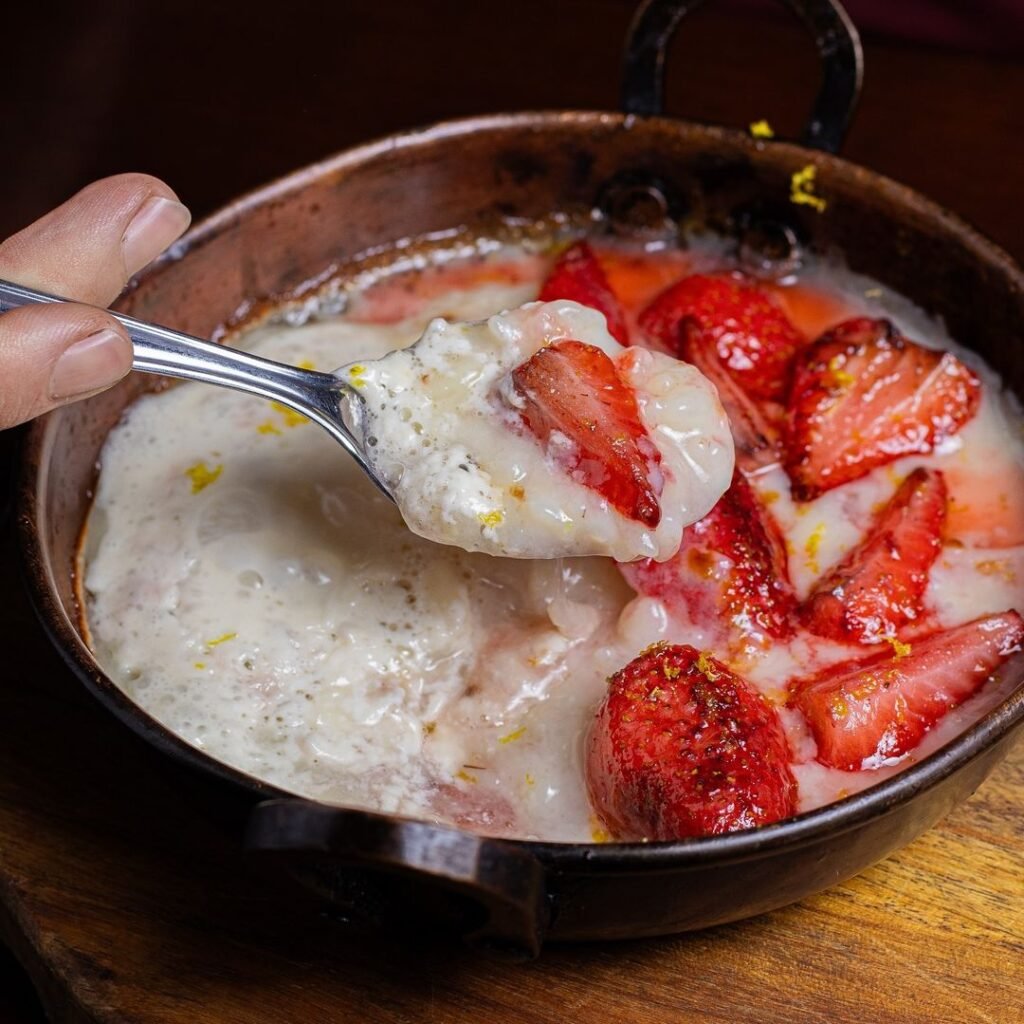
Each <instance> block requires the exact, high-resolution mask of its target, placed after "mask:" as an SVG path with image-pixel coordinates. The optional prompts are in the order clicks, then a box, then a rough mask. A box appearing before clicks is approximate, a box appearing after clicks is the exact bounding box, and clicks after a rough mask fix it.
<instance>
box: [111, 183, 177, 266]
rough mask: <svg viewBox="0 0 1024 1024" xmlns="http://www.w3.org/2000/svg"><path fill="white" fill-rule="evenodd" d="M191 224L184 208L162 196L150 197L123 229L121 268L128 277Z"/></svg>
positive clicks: (149, 261) (153, 257) (160, 251)
mask: <svg viewBox="0 0 1024 1024" xmlns="http://www.w3.org/2000/svg"><path fill="white" fill-rule="evenodd" d="M191 221H192V214H190V213H189V212H188V209H187V208H186V207H184V206H182V205H181V203H179V202H175V200H173V199H167V198H166V197H164V196H150V197H149V199H147V200H146V201H145V202H144V203H143V204H142V205H141V206H140V207H139V209H138V211H137V212H136V214H135V216H134V217H132V219H131V220H130V221H129V223H128V227H127V228H125V232H124V238H122V239H121V251H122V253H123V254H124V268H125V270H126V271H127V272H128V274H129V275H131V274H134V273H136V271H139V270H141V269H142V268H143V267H144V266H145V265H146V264H147V263H151V262H152V261H153V260H155V259H156V258H157V256H159V255H160V253H162V252H163V251H164V249H166V248H167V246H169V245H170V244H171V242H173V241H175V240H176V239H178V238H179V237H180V236H181V234H182V233H183V232H184V230H185V228H187V227H188V226H189V224H190V223H191Z"/></svg>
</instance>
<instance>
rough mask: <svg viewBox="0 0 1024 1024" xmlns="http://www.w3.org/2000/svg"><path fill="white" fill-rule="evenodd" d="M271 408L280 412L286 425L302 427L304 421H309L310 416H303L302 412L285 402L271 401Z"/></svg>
mask: <svg viewBox="0 0 1024 1024" xmlns="http://www.w3.org/2000/svg"><path fill="white" fill-rule="evenodd" d="M270 408H271V409H273V410H274V412H276V413H279V414H280V416H281V419H283V420H284V425H285V426H286V427H301V426H302V424H303V423H308V422H309V417H308V416H303V415H302V413H301V412H296V411H295V410H294V409H292V408H291V407H290V406H287V405H285V404H284V403H283V402H271V403H270Z"/></svg>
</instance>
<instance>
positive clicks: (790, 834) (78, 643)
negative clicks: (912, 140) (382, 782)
mask: <svg viewBox="0 0 1024 1024" xmlns="http://www.w3.org/2000/svg"><path fill="white" fill-rule="evenodd" d="M567 124H574V125H577V126H580V127H583V128H584V129H592V128H599V127H604V128H608V129H613V130H614V129H619V130H633V129H634V128H635V127H636V126H637V125H640V124H647V125H653V126H654V127H656V128H657V127H662V128H669V129H671V130H673V131H677V132H678V131H682V132H684V133H693V134H694V135H696V136H700V137H702V138H703V140H704V141H706V142H708V143H710V144H714V143H716V142H728V143H730V144H731V145H732V146H734V147H738V148H740V149H746V150H748V151H749V152H750V154H751V155H756V154H757V153H759V152H762V151H764V150H765V149H766V147H767V146H771V147H773V149H774V150H776V151H782V152H785V153H788V155H790V156H793V157H795V158H799V159H801V160H803V161H804V162H812V163H814V164H815V165H817V166H819V167H826V168H829V169H833V170H837V171H841V172H844V173H847V174H849V173H851V172H852V173H854V174H855V175H857V176H858V177H859V178H860V181H859V184H860V186H861V187H867V188H871V189H873V190H876V191H878V192H881V193H883V194H885V195H886V196H887V197H889V198H891V199H892V200H894V201H895V202H897V203H899V204H900V205H904V206H905V205H908V204H909V205H912V206H913V207H914V208H915V210H916V212H917V213H918V214H919V215H923V216H924V217H927V218H929V219H931V220H933V221H934V222H937V223H939V224H941V225H942V226H943V227H944V228H946V229H947V230H949V231H952V232H953V233H955V234H957V235H958V236H959V237H960V239H961V240H962V242H963V244H964V245H965V246H966V247H967V248H968V249H969V250H971V251H972V253H973V254H974V255H975V256H976V257H977V258H979V259H982V260H983V261H984V262H986V263H987V264H989V265H995V266H997V267H998V268H999V270H1000V271H1001V272H1002V273H1003V274H1004V275H1005V277H1006V278H1007V280H1008V282H1009V284H1010V285H1011V287H1013V288H1015V289H1016V290H1017V291H1018V292H1020V293H1021V294H1024V271H1022V270H1021V269H1020V267H1018V266H1017V264H1016V262H1015V261H1014V260H1013V259H1012V258H1011V257H1010V255H1009V254H1008V253H1006V252H1005V251H1004V250H1003V249H1001V248H1000V247H999V246H997V245H996V244H995V243H994V242H992V241H990V240H989V239H988V238H986V237H985V236H984V235H982V234H981V233H980V232H979V231H977V230H976V229H975V228H973V227H971V226H970V225H968V224H967V223H966V222H965V221H963V220H962V219H961V218H959V217H958V216H957V215H956V214H953V213H951V212H949V211H948V210H947V209H945V208H944V207H942V206H941V205H939V204H938V203H935V202H933V201H932V200H930V199H927V198H926V197H924V196H922V195H921V194H920V193H918V192H916V191H915V190H913V189H911V188H909V187H908V186H906V185H902V184H900V183H899V182H896V181H894V180H892V179H890V178H887V177H885V176H884V175H881V174H878V173H876V172H874V171H871V170H868V169H866V168H864V167H862V166H860V165H859V164H855V163H853V162H851V161H848V160H845V159H843V158H842V157H838V156H834V155H832V154H829V153H824V152H821V151H818V150H813V149H809V148H807V147H805V146H801V145H799V144H797V143H792V142H786V141H782V140H771V141H767V142H766V141H765V140H761V139H753V138H752V137H750V136H749V135H747V134H746V133H745V132H743V131H741V130H738V129H733V128H725V127H720V126H717V125H705V124H700V123H697V122H693V121H686V120H679V119H675V118H668V117H638V116H637V115H632V114H622V113H613V112H608V111H592V110H546V111H520V112H515V113H498V114H486V115H478V116H471V117H463V118H457V119H452V120H445V121H440V122H436V123H433V124H430V125H427V126H425V127H421V128H414V129H409V130H406V131H401V132H398V133H395V134H391V135H387V136H383V137H380V138H378V139H375V140H372V141H370V142H366V143H362V144H359V145H356V146H354V147H350V148H347V149H344V150H341V151H339V152H338V153H335V154H334V155H332V156H329V157H326V158H324V159H322V160H318V161H315V162H313V163H311V164H307V165H305V166H303V167H301V168H299V169H297V170H294V171H291V172H289V173H288V174H285V175H283V176H281V177H279V178H277V179H274V180H273V181H271V182H269V183H267V184H265V185H262V186H259V187H258V188H255V189H253V190H250V191H248V192H246V193H244V194H242V195H241V196H239V197H238V198H236V199H234V200H232V201H230V202H229V203H227V204H226V205H224V206H222V207H221V208H219V209H218V210H216V211H215V212H213V213H212V214H210V215H209V216H208V217H205V218H204V219H203V220H202V221H200V222H199V223H198V224H197V225H196V226H195V227H193V228H191V229H190V230H189V231H188V232H187V233H186V234H185V235H184V236H183V237H182V238H181V239H180V240H179V241H178V242H176V243H175V244H174V245H172V246H171V247H170V248H169V249H168V250H167V251H166V252H165V253H163V254H162V255H161V256H160V257H159V258H157V259H156V260H155V261H154V262H153V263H151V264H150V265H149V266H148V267H146V268H145V269H144V270H143V271H142V272H141V273H140V274H138V275H136V276H135V277H134V278H132V280H131V281H130V282H129V284H128V286H127V288H126V290H125V292H124V293H122V296H121V298H120V299H119V300H118V301H119V302H120V301H121V300H123V299H124V298H125V297H126V296H127V295H130V294H131V292H132V291H133V290H134V289H135V288H137V287H138V285H139V284H140V283H142V282H144V281H147V280H149V279H150V278H151V277H152V276H154V275H156V274H159V273H160V272H161V270H162V269H163V268H164V267H165V266H167V265H168V264H170V263H175V262H177V261H179V260H181V259H183V258H185V257H186V256H187V255H188V254H189V253H191V252H194V251H196V250H197V249H199V248H201V247H202V246H203V245H205V244H206V243H207V242H209V241H211V240H212V239H213V238H215V237H217V236H218V235H220V234H221V233H222V232H223V231H225V230H226V229H228V228H230V227H231V226H232V225H234V224H235V223H237V222H238V221H239V220H240V219H241V218H242V217H244V216H245V215H246V213H247V212H248V211H250V210H251V209H254V208H258V207H262V206H264V205H266V204H269V203H272V202H274V201H275V200H278V199H280V198H281V197H282V196H284V195H286V194H289V193H291V192H292V191H294V190H297V189H300V188H301V187H302V186H303V185H305V184H306V183H308V182H310V181H312V180H316V179H320V178H322V177H324V176H329V175H332V174H338V173H343V172H344V171H346V170H348V169H350V168H354V167H357V166H358V165H360V164H362V163H364V162H366V161H369V160H372V159H377V158H382V157H387V156H388V155H390V154H392V153H395V152H397V151H399V150H402V149H406V148H415V147H417V146H423V145H426V144H433V143H436V142H438V141H441V140H453V139H458V138H460V137H462V136H464V135H467V134H472V133H476V132H492V133H494V132H501V131H507V130H509V129H520V128H524V127H528V128H531V129H534V130H536V129H540V130H544V131H548V132H557V131H559V130H564V128H565V127H566V125H567ZM388 241H389V242H395V241H397V240H395V239H390V240H388ZM281 301H284V300H281ZM61 414H62V410H61V409H57V410H54V411H53V412H51V413H48V414H47V415H45V416H43V417H41V418H40V419H38V420H36V421H35V422H34V423H33V424H31V426H30V427H29V429H28V431H27V432H26V435H25V437H24V439H23V443H22V450H21V452H20V455H19V465H18V473H17V479H16V485H15V508H16V530H17V534H18V539H19V541H20V543H19V545H18V548H19V556H20V565H21V570H22V577H23V579H24V580H25V581H26V585H27V590H28V593H29V596H30V598H31V601H32V604H33V606H34V608H35V611H36V613H37V615H38V617H39V619H40V620H41V622H42V624H43V627H44V630H45V632H46V633H47V635H48V637H49V639H50V640H51V642H52V643H53V644H54V646H55V647H56V648H57V650H58V652H59V653H60V654H61V656H62V657H63V659H64V661H65V663H66V664H67V665H68V667H69V668H71V670H72V671H73V672H74V674H75V675H77V676H78V678H79V679H80V680H81V681H82V682H83V683H84V684H85V686H86V688H87V689H88V690H89V691H90V693H91V694H92V695H93V696H94V697H96V698H97V699H98V700H99V701H100V703H102V704H103V705H104V706H105V707H106V708H107V709H108V710H109V711H111V712H113V713H114V714H115V715H116V717H117V718H118V719H119V720H120V721H121V722H122V724H124V725H126V726H127V727H128V728H129V729H131V731H132V732H134V733H135V734H136V735H137V736H139V737H141V738H142V739H144V740H146V741H147V742H148V743H150V744H151V745H152V746H154V747H156V748H157V749H158V750H159V751H160V752H161V753H162V754H167V755H169V756H170V757H171V758H172V759H173V760H175V761H177V762H178V763H184V764H185V765H186V766H187V767H189V768H191V769H194V770H199V771H201V772H203V773H204V774H205V775H208V776H213V777H214V778H217V779H218V780H219V781H221V782H226V783H229V784H231V785H232V786H233V787H234V788H235V789H236V790H238V791H244V792H246V793H247V795H248V796H249V797H250V798H253V799H279V798H286V799H293V800H303V801H307V802H309V803H316V802H317V801H315V800H311V799H310V798H308V797H302V796H299V795H298V794H295V793H292V792H290V791H288V790H284V789H281V788H280V787H278V786H277V785H275V784H272V783H269V782H266V781H263V780H261V779H259V778H257V777H256V776H254V775H250V774H248V773H247V772H244V771H242V770H240V769H237V768H234V767H232V766H231V765H229V764H227V763H226V762H222V761H219V760H217V759H216V758H214V757H213V756H212V755H210V754H208V753H206V752H204V751H202V750H200V749H198V748H197V747H194V746H192V745H191V744H189V743H188V742H187V741H186V740H184V739H182V738H181V737H180V736H178V735H177V734H176V733H174V732H172V731H171V730H170V729H169V728H168V727H166V726H164V725H163V724H161V723H160V722H159V721H158V720H157V719H156V718H154V717H153V716H151V715H150V714H149V712H148V711H146V710H145V709H144V708H143V707H142V706H141V705H140V704H137V703H136V702H135V701H133V700H132V699H131V698H130V697H129V696H128V695H127V694H126V693H125V692H124V691H123V690H121V689H120V688H119V687H118V686H117V685H116V684H115V683H114V682H113V681H112V680H111V679H110V678H109V677H108V676H107V675H106V674H105V673H104V672H103V670H102V669H101V667H100V666H99V663H98V662H97V661H96V659H95V658H94V656H93V655H92V652H91V651H90V650H89V648H88V647H87V646H86V644H85V642H84V640H83V639H82V637H81V635H80V634H79V632H78V630H77V629H76V627H75V625H74V624H73V623H72V622H71V620H70V618H69V617H68V615H67V613H66V611H65V609H64V607H63V605H62V603H61V601H60V599H59V597H58V592H57V588H56V585H55V577H54V571H53V569H54V567H53V565H52V564H51V563H50V561H49V559H48V558H47V555H46V550H45V544H44V543H43V540H42V538H43V537H44V536H45V535H46V530H45V525H46V523H45V519H46V509H45V502H44V501H43V500H42V499H43V495H44V490H45V485H48V484H49V483H50V481H49V480H48V478H47V476H46V474H45V473H44V469H45V467H46V466H47V464H48V457H49V454H50V452H51V450H52V446H53V443H54V437H55V434H56V430H57V428H58V426H59V420H60V416H61ZM1021 728H1024V686H1021V685H1018V686H1017V687H1016V688H1015V689H1014V690H1013V691H1012V692H1010V693H1009V694H1008V696H1006V697H1005V698H1004V699H1003V700H1002V701H1001V702H1000V703H999V704H997V705H996V706H995V707H993V708H992V709H990V710H989V711H988V712H986V714H984V715H983V716H982V717H981V718H980V719H979V720H978V721H977V722H975V723H974V724H973V725H971V726H970V727H969V728H967V729H965V730H964V731H963V732H962V733H960V734H959V735H957V736H956V737H954V738H953V739H951V740H950V741H949V742H948V743H946V744H944V745H943V746H941V747H939V748H938V749H937V750H935V751H933V752H932V753H931V754H929V755H927V756H926V757H924V758H922V759H921V760H920V761H918V762H916V763H914V764H912V765H910V766H908V767H906V768H905V769H903V770H901V771H899V772H897V773H896V774H894V775H892V776H890V777H889V778H887V779H885V780H883V781H881V782H879V783H877V784H875V785H873V786H869V787H868V788H866V789H863V790H861V791H859V792H857V793H854V794H852V795H850V796H847V797H843V798H842V799H840V800H837V801H834V802H832V803H830V804H826V805H824V806H822V807H819V808H816V809H814V810H810V811H805V812H803V813H801V814H798V815H795V816H793V817H791V818H787V819H785V820H783V821H780V822H776V823H773V824H770V825H763V826H760V827H758V828H754V829H749V830H746V831H741V832H731V833H726V834H724V835H716V836H702V837H696V838H689V839H681V840H669V841H661V842H628V843H623V842H611V843H580V842H566V843H562V842H551V841H544V840H531V839H516V838H505V837H491V836H483V835H481V834H479V833H476V832H473V831H472V830H470V829H465V828H459V827H458V826H452V825H446V824H435V823H432V822H429V821H427V822H424V819H414V818H406V817H403V816H401V815H393V814H386V813H383V812H379V811H372V810H367V809H363V808H358V807H354V808H353V807H348V806H346V805H337V807H338V809H339V810H344V811H345V812H346V813H351V812H353V811H356V812H359V813H363V814H366V815H368V816H372V817H377V818H384V819H387V820H390V821H394V822H396V823H401V822H406V821H415V822H416V823H417V824H424V823H425V824H427V825H430V826H432V827H434V828H437V829H439V830H442V831H448V832H458V833H464V834H468V835H473V836H480V838H482V839H485V840H487V841H489V842H497V843H502V844H508V845H511V846H515V847H517V848H519V849H521V850H523V851H526V852H529V853H531V854H533V855H534V856H536V857H538V859H540V860H542V861H543V862H545V863H548V864H550V865H551V866H564V867H570V866H578V865H579V863H581V862H582V863H583V864H585V865H586V868H587V869H588V870H590V871H594V872H596V871H600V870H619V871H630V870H645V871H647V870H649V869H650V868H651V867H652V866H654V865H657V866H660V867H661V868H663V869H666V870H667V869H670V868H671V869H678V868H685V867H697V866H700V865H704V864H707V863H708V862H711V861H715V862H722V863H734V862H737V861H741V860H747V859H751V858H756V857H760V856H765V855H768V854H771V853H774V852H777V851H778V850H780V849H783V848H786V849H792V848H797V847H801V846H806V845H809V844H811V843H813V842H815V841H817V840H819V839H821V838H822V837H823V836H825V835H826V834H827V835H829V836H836V835H842V834H844V833H846V832H849V831H852V830H855V829H857V828H859V827H860V826H861V825H863V824H864V823H865V822H866V821H868V820H871V819H875V818H882V817H885V816H886V815H888V814H889V813H891V812H893V811H895V810H897V809H898V808H899V807H901V806H903V805H905V804H906V803H908V802H909V801H911V800H912V799H913V798H914V797H916V796H917V795H918V794H919V793H922V792H924V791H926V790H930V789H932V788H933V787H935V786H936V785H938V784H940V783H941V782H942V781H943V780H945V779H947V778H949V777H950V776H952V775H953V774H955V773H956V772H958V771H959V770H960V769H962V768H964V767H966V766H967V765H968V764H969V763H970V762H972V761H973V760H974V759H975V758H977V757H979V756H980V755H982V754H983V753H985V752H986V751H988V750H989V749H990V748H992V747H993V746H995V745H996V744H997V743H998V742H999V741H1001V740H1004V739H1007V740H1009V739H1010V738H1011V737H1012V734H1013V733H1014V732H1015V731H1016V730H1018V729H1021ZM329 806H333V805H329Z"/></svg>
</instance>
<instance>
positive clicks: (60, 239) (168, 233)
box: [0, 174, 191, 306]
mask: <svg viewBox="0 0 1024 1024" xmlns="http://www.w3.org/2000/svg"><path fill="white" fill-rule="evenodd" d="M190 219H191V218H190V214H189V212H188V210H187V209H186V208H185V207H184V206H182V204H181V203H180V202H178V197H177V196H176V195H175V194H174V193H173V192H172V191H171V190H170V189H169V188H168V187H167V186H166V185H165V184H164V183H163V182H162V181H160V180H159V179H158V178H153V177H150V176H149V175H148V174H119V175H116V176H115V177H113V178H104V179H103V180H102V181H97V182H93V184H91V185H89V186H87V187H86V188H84V189H82V191H81V192H79V193H78V194H77V195H75V196H72V197H71V198H70V199H69V200H68V201H67V202H66V203H64V204H63V205H62V206H58V207H57V209H55V210H53V211H52V212H51V213H48V214H47V215H46V216H45V217H42V218H41V219H40V220H37V221H36V222H35V223H34V224H30V225H29V226H28V227H27V228H25V229H24V230H23V231H19V232H18V234H16V235H12V236H11V237H10V238H8V239H7V241H5V242H3V243H0V277H6V278H8V279H9V280H12V281H16V282H18V283H19V284H24V285H28V286H29V287H31V288H38V289H40V290H41V291H47V292H52V293H53V294H54V295H60V296H63V297H64V298H67V299H77V300H78V301H80V302H90V303H93V304H94V305H98V306H106V305H108V304H109V303H111V302H113V301H114V299H115V298H116V297H117V296H118V295H119V294H120V292H121V291H122V290H123V289H124V286H125V285H126V284H127V283H128V278H130V277H131V276H132V274H135V273H137V272H138V271H139V270H141V269H142V268H143V267H144V266H145V265H146V264H147V263H150V262H151V261H152V260H154V259H155V258H156V257H157V256H159V255H160V253H161V252H163V251H164V249H166V248H167V246H169V245H170V244H171V243H172V242H173V241H175V240H176V239H177V238H178V237H179V236H180V235H181V234H182V232H184V230H185V229H186V228H187V227H188V225H189V221H190Z"/></svg>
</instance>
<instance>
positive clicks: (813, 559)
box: [804, 523, 825, 573]
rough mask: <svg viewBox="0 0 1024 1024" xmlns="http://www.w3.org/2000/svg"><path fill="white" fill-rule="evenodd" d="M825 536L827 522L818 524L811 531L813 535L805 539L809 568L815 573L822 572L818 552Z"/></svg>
mask: <svg viewBox="0 0 1024 1024" xmlns="http://www.w3.org/2000/svg"><path fill="white" fill-rule="evenodd" d="M824 536H825V524H824V523H818V525H817V526H816V527H815V528H814V529H813V530H812V531H811V535H810V536H809V537H808V538H807V540H806V541H804V551H805V552H806V554H807V568H808V569H810V570H811V572H813V573H818V572H820V570H819V568H818V552H819V551H820V550H821V542H822V539H823V538H824Z"/></svg>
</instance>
